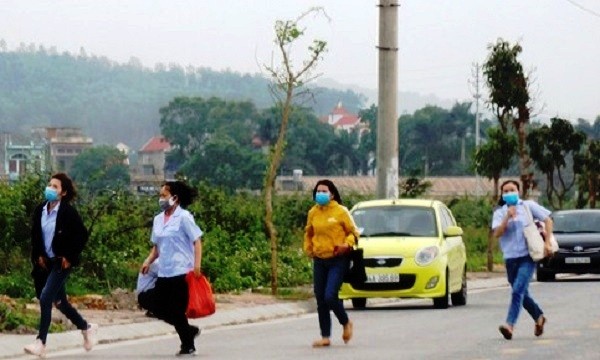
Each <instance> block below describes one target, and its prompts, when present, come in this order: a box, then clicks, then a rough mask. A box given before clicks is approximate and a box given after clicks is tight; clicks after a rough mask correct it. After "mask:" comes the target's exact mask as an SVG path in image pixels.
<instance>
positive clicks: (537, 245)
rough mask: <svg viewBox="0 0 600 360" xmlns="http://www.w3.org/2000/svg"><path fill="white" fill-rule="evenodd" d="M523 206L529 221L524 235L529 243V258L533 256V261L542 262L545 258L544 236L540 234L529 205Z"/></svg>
mask: <svg viewBox="0 0 600 360" xmlns="http://www.w3.org/2000/svg"><path fill="white" fill-rule="evenodd" d="M523 206H525V211H526V212H527V219H528V220H529V221H528V223H527V225H525V227H524V228H523V235H525V239H526V241H527V249H528V250H529V256H531V258H532V259H533V261H540V260H542V259H543V258H544V257H545V253H544V238H542V234H540V231H539V230H538V227H537V225H536V224H535V222H534V221H533V215H532V214H531V210H530V209H529V206H527V204H523Z"/></svg>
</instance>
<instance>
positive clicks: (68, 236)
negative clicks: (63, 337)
mask: <svg viewBox="0 0 600 360" xmlns="http://www.w3.org/2000/svg"><path fill="white" fill-rule="evenodd" d="M75 195H76V191H75V186H74V184H73V181H72V180H71V179H70V178H69V177H68V176H67V175H66V174H64V173H58V174H54V175H52V178H51V179H50V182H49V183H48V186H47V187H46V189H45V190H44V197H45V199H46V201H44V202H43V203H42V204H40V205H38V206H37V207H36V209H35V211H34V214H33V218H32V226H31V249H32V250H31V262H32V264H33V271H32V275H33V279H34V284H35V291H36V296H37V297H38V299H39V300H40V324H39V333H38V336H37V339H36V341H35V342H34V343H32V344H29V345H27V346H25V348H24V350H25V352H26V353H28V354H32V355H37V356H40V357H44V356H45V355H46V338H47V336H48V329H49V328H50V321H51V316H52V305H53V304H54V305H55V306H56V308H57V309H58V310H60V311H61V312H62V313H63V314H65V316H66V317H67V318H68V319H69V320H70V321H71V322H72V323H73V324H74V325H75V326H77V328H78V329H80V330H81V332H82V334H83V340H84V341H83V347H84V348H85V350H87V351H90V350H91V349H92V346H93V345H94V335H95V334H96V331H97V329H98V325H96V324H89V323H88V322H87V321H86V320H85V319H84V318H83V317H81V315H80V314H79V312H78V311H77V310H76V309H75V308H73V306H71V304H70V303H69V301H68V300H67V294H66V291H65V285H66V282H67V278H68V277H69V274H71V271H72V270H73V267H75V266H77V265H79V262H80V259H81V252H82V251H83V247H84V246H85V244H86V242H87V240H88V232H87V229H86V228H85V226H84V225H83V221H82V220H81V217H80V216H79V213H78V212H77V210H75V208H74V207H73V206H71V204H70V202H71V200H72V199H73V198H74V197H75Z"/></svg>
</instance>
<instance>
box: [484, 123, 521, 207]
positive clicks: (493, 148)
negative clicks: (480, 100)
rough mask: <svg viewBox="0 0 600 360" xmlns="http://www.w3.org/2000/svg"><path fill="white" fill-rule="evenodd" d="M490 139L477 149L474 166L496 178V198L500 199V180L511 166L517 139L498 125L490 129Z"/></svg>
mask: <svg viewBox="0 0 600 360" xmlns="http://www.w3.org/2000/svg"><path fill="white" fill-rule="evenodd" d="M487 134H488V141H487V142H486V143H484V144H483V145H481V146H480V147H479V149H477V150H476V151H475V156H474V159H473V160H474V161H473V166H474V168H475V171H476V172H477V173H478V174H481V175H483V176H485V177H487V178H488V179H493V180H494V200H497V199H498V180H499V179H500V175H501V174H502V171H503V170H506V169H508V168H509V167H510V164H511V159H512V158H513V157H514V155H515V153H516V150H517V139H516V138H515V136H514V135H510V134H506V133H504V132H503V131H502V130H501V129H499V128H498V127H495V128H489V129H488V132H487Z"/></svg>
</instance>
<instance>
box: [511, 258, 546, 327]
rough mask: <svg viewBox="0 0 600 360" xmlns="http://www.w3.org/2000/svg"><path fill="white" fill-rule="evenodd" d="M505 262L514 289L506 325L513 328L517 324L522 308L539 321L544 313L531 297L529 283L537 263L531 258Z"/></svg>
mask: <svg viewBox="0 0 600 360" xmlns="http://www.w3.org/2000/svg"><path fill="white" fill-rule="evenodd" d="M504 262H505V264H506V275H507V276H508V282H509V283H510V286H511V287H512V296H511V300H510V307H509V308H508V314H507V315H506V323H507V324H509V325H511V326H513V325H514V324H515V323H516V322H517V319H518V317H519V313H520V312H521V307H523V308H525V310H527V312H528V313H529V315H531V317H532V318H533V320H534V321H537V320H538V319H539V317H540V316H541V315H542V314H543V312H542V309H540V307H539V306H538V304H537V303H536V302H535V301H534V300H533V298H532V297H531V296H529V281H530V280H531V277H532V276H533V271H534V270H535V262H534V261H533V260H532V259H531V257H530V256H523V257H520V258H514V259H506V260H505V261H504Z"/></svg>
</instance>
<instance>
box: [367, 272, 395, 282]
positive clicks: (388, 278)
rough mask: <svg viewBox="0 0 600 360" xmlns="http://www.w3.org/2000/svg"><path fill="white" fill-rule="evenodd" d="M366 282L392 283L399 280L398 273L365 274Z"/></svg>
mask: <svg viewBox="0 0 600 360" xmlns="http://www.w3.org/2000/svg"><path fill="white" fill-rule="evenodd" d="M367 282H368V283H394V282H400V275H399V274H367Z"/></svg>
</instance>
